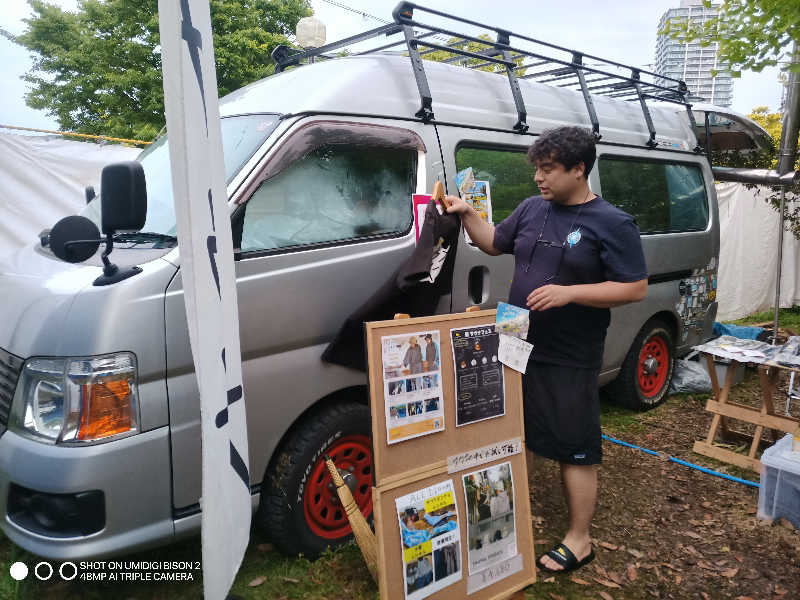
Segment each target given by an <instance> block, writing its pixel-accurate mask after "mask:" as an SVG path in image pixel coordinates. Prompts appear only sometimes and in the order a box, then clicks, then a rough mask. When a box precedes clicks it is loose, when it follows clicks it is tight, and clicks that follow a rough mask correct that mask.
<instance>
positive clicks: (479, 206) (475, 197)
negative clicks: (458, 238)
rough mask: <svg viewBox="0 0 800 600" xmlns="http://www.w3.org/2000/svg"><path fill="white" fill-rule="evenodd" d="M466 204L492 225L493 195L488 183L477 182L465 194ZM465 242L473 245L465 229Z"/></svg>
mask: <svg viewBox="0 0 800 600" xmlns="http://www.w3.org/2000/svg"><path fill="white" fill-rule="evenodd" d="M462 197H463V198H464V202H466V203H467V204H469V205H470V206H472V208H474V209H475V212H477V213H478V216H479V217H480V218H481V219H483V220H484V221H485V222H487V223H489V224H492V195H491V192H490V190H489V182H488V181H475V182H473V184H472V187H470V188H469V190H468V191H467V192H466V193H465V194H463V196H462ZM464 240H465V241H466V242H467V243H468V244H472V240H471V239H470V237H469V234H468V233H467V230H466V229H464Z"/></svg>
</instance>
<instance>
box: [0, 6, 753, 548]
mask: <svg viewBox="0 0 800 600" xmlns="http://www.w3.org/2000/svg"><path fill="white" fill-rule="evenodd" d="M409 10H410V9H409ZM395 18H396V22H395V23H394V24H392V25H391V26H386V28H378V29H377V30H374V31H373V32H369V33H372V34H373V35H372V37H377V36H379V35H380V36H383V35H385V34H389V33H391V34H394V33H404V34H405V36H406V39H405V40H403V41H402V42H401V44H402V46H403V52H402V53H392V52H383V51H381V50H383V48H379V49H377V51H375V52H368V53H364V54H361V55H357V56H347V57H343V58H337V59H335V60H322V59H323V58H324V56H325V55H326V54H325V53H328V52H330V51H333V50H336V49H337V48H340V47H341V46H342V45H341V44H340V45H336V44H332V45H330V46H328V47H325V48H322V49H319V50H318V51H316V52H315V53H316V55H317V56H318V60H316V61H314V62H313V64H305V65H301V66H297V68H293V69H289V70H284V71H283V72H280V73H278V74H276V75H274V76H271V77H269V78H267V79H264V80H262V81H259V82H257V83H254V84H251V85H249V86H247V87H245V88H243V89H241V90H239V91H237V92H234V93H232V94H230V95H228V96H226V97H225V98H223V99H222V100H221V103H220V110H221V115H222V136H223V144H224V154H225V169H226V174H227V185H228V187H227V189H228V195H229V206H230V213H231V219H232V225H233V230H234V245H235V250H236V253H235V254H236V277H237V286H238V297H239V322H240V323H241V351H242V364H243V375H244V387H245V398H246V402H247V422H248V438H249V441H250V448H249V464H250V471H251V473H252V482H251V484H252V494H253V508H254V511H256V512H255V520H256V521H257V523H258V524H259V525H260V526H261V527H263V528H264V529H265V530H266V531H267V532H268V534H269V535H270V536H271V539H272V540H273V541H274V543H275V544H276V545H277V546H278V547H280V548H281V549H282V550H284V551H285V552H287V553H293V554H294V553H298V552H303V553H304V554H306V555H312V556H313V555H315V554H317V553H318V552H320V551H321V550H322V549H323V548H325V547H326V546H328V545H334V544H337V543H341V542H342V541H344V540H345V539H347V536H348V535H349V533H350V529H349V526H348V522H347V518H346V516H345V515H344V512H343V510H342V508H341V506H340V504H339V503H338V500H337V499H336V497H335V493H333V491H332V489H331V485H330V480H329V478H328V477H326V471H325V467H324V463H323V460H322V457H323V455H324V454H329V455H331V456H332V457H333V458H334V459H335V461H336V463H337V465H338V466H339V467H340V469H342V470H343V471H345V472H347V473H349V476H348V482H349V485H350V486H351V489H352V490H353V493H354V496H355V498H356V500H357V502H358V503H359V506H360V507H361V508H362V510H363V512H364V513H365V514H367V515H369V514H370V513H371V499H370V489H371V485H372V481H373V465H372V458H371V457H372V449H371V438H370V419H369V410H368V406H367V389H366V377H365V374H364V373H362V372H360V371H356V370H353V369H349V368H346V367H342V366H337V365H332V364H328V363H325V362H322V361H321V360H320V357H321V355H322V353H323V351H324V350H325V348H326V346H327V344H328V343H329V342H330V341H331V340H332V339H333V337H334V336H335V334H336V333H337V330H338V329H339V327H340V326H341V324H342V323H343V322H344V321H345V320H346V319H347V317H348V316H349V315H350V314H351V313H352V312H353V310H354V309H355V308H356V307H358V306H359V305H361V304H362V303H363V302H364V301H365V300H367V299H368V298H369V297H370V296H371V295H372V294H373V293H374V292H375V290H376V289H377V288H378V287H379V286H380V285H381V284H382V283H383V282H384V281H385V280H386V278H387V276H388V275H389V274H390V273H392V272H394V271H395V269H396V268H397V267H398V265H400V264H401V263H402V262H403V261H404V259H406V258H407V257H408V256H409V255H410V254H411V252H412V251H413V249H414V246H415V236H414V228H413V215H412V203H411V196H412V194H424V193H430V191H431V189H432V187H433V184H434V182H435V181H437V180H441V181H443V182H444V183H445V185H446V187H447V188H448V191H449V193H453V192H454V188H455V186H454V181H453V176H454V174H455V173H456V172H457V171H458V170H460V169H463V168H465V167H467V166H471V167H472V168H473V169H474V171H475V173H476V178H477V179H480V180H485V181H488V182H489V184H490V190H491V199H492V204H493V213H494V220H495V222H499V221H500V220H501V219H503V218H504V217H505V216H507V215H508V214H509V213H510V212H511V211H512V210H513V209H514V207H515V206H516V205H517V204H518V203H519V202H520V201H521V200H523V199H524V198H525V197H527V196H530V195H533V194H535V193H536V191H537V190H536V187H535V184H534V183H533V167H532V166H531V165H529V164H528V163H527V162H526V159H525V150H526V148H527V147H528V146H529V145H530V144H531V143H532V142H533V140H535V139H536V136H537V135H538V134H539V133H540V132H541V131H543V130H545V129H547V128H550V127H553V126H558V125H562V124H572V125H575V124H577V125H584V126H586V127H589V128H593V129H594V130H595V131H596V132H597V133H598V135H600V136H602V137H601V138H600V139H599V140H598V146H597V147H598V161H597V165H596V168H595V169H594V170H593V171H592V173H591V177H590V183H591V187H592V189H593V190H594V191H595V192H597V193H600V194H602V195H603V196H604V197H605V198H606V199H607V200H609V201H611V202H613V203H615V204H617V205H618V206H620V207H621V208H623V209H624V210H626V211H627V212H629V213H631V214H632V215H634V216H635V217H636V219H637V221H638V224H639V227H640V229H641V232H642V241H643V244H644V249H645V254H646V258H647V264H648V271H649V274H650V287H649V291H648V295H647V299H646V300H645V301H643V302H641V303H638V304H634V305H630V306H625V307H622V308H618V309H614V310H613V311H612V321H611V328H610V331H609V333H608V338H607V342H606V347H605V358H604V365H603V369H602V375H601V383H603V384H610V386H609V387H610V389H611V391H612V393H613V396H614V397H615V398H616V399H617V400H618V401H620V402H622V403H623V404H625V405H627V406H630V407H633V408H648V407H651V406H654V405H656V404H658V403H659V402H660V401H661V400H662V399H663V398H664V396H665V394H666V390H667V388H668V386H669V382H670V378H671V375H672V369H673V362H674V358H675V356H676V355H680V354H681V353H683V352H685V351H686V350H687V349H688V348H689V347H690V346H691V345H693V344H697V343H699V342H701V341H703V340H705V339H707V338H708V337H709V336H710V334H711V325H712V323H713V321H714V317H715V314H716V302H715V289H716V261H717V256H718V252H719V225H718V224H719V219H718V215H717V203H716V197H715V193H714V185H713V177H712V172H711V168H710V165H709V162H708V159H707V157H706V156H705V155H704V153H703V148H701V147H699V146H698V138H697V136H696V125H695V121H697V122H699V123H700V129H701V130H702V127H703V124H704V122H703V121H701V120H699V119H697V118H696V117H697V116H700V117H703V116H704V113H703V112H702V111H700V112H698V113H697V114H694V113H692V112H691V111H690V110H688V108H687V107H688V105H687V104H686V101H685V100H684V97H685V93H686V90H685V86H683V88H681V87H680V85H682V84H680V83H679V82H672V81H666V80H660V79H657V78H655V77H654V76H652V74H647V73H641V72H639V71H638V70H636V69H633V68H630V67H624V66H622V65H616V63H610V62H608V61H606V64H605V65H604V66H600V67H597V66H594V67H584V66H583V63H582V62H581V59H582V57H583V56H582V55H580V54H579V53H573V55H572V56H571V57H570V56H568V57H567V58H566V59H556V58H553V59H550V60H549V62H548V61H547V60H544V61H543V60H542V59H541V58H538V59H537V58H536V56H540V55H539V54H536V53H532V52H529V53H528V54H529V55H530V56H529V55H528V54H525V52H524V51H523V50H516V49H515V48H512V47H511V46H509V45H508V42H507V41H506V42H505V44H504V43H502V42H503V41H504V39H503V38H502V35H503V33H504V32H502V31H501V30H497V31H496V33H497V34H498V36H500V38H499V39H500V42H498V43H497V44H489V45H488V48H489V51H486V52H483V53H482V54H477V53H468V55H465V60H467V61H471V63H472V64H473V66H474V63H475V62H476V61H478V60H479V59H481V60H483V58H485V63H486V64H489V65H492V64H499V65H501V68H504V69H505V71H504V72H501V73H491V72H484V71H483V70H481V69H480V68H478V69H470V68H464V66H463V65H461V66H459V65H455V64H447V63H443V62H431V61H425V62H424V67H423V68H420V65H422V63H421V62H419V60H420V54H424V51H423V52H420V51H419V48H422V47H424V45H425V42H426V40H428V41H430V40H431V39H433V38H425V39H423V38H424V34H423V33H420V32H424V31H426V30H425V29H423V28H421V26H420V25H419V24H417V23H416V22H415V21H413V15H412V14H411V12H402V11H400V12H399V13H398V12H397V11H396V14H395ZM390 28H394V29H393V30H392V31H389V29H390ZM376 32H377V33H376ZM505 33H506V34H507V32H505ZM362 37H363V36H362ZM467 37H468V36H467ZM364 39H367V38H366V37H365V38H364ZM525 40H526V41H530V40H529V38H525ZM453 48H454V51H456V52H457V51H458V48H459V47H458V46H455V45H454V46H453ZM553 48H556V47H551V50H552V49H553ZM557 50H558V51H561V50H563V49H557ZM553 52H556V50H553ZM509 53H510V54H509ZM309 54H311V52H308V53H304V54H292V53H291V52H289V51H287V50H285V49H283V50H282V51H281V52H278V53H276V56H277V59H278V60H279V64H280V66H281V67H287V66H291V65H297V64H298V63H299V62H300V60H301V59H304V58H306V56H307V55H309ZM531 57H533V59H532V58H531ZM587 58H591V61H592V63H591V64H593V65H597V64H600V62H599V61H601V60H602V59H599V58H597V57H587ZM531 60H534V62H536V61H538V62H539V63H540V65H541V66H538V65H533V66H530V65H528V63H529V62H530V61H531ZM513 61H517V62H513ZM512 62H513V64H516V65H517V67H519V64H520V63H521V62H524V63H525V65H527V66H525V69H526V71H524V74H523V71H522V69H521V68H518V69H517V68H516V67H515V68H511V67H510V66H509V64H511V63H512ZM545 63H546V64H545ZM532 64H533V63H532ZM478 66H479V67H482V66H483V65H478ZM515 69H516V71H515ZM537 69H538V70H537ZM614 69H616V70H614ZM420 70H421V71H422V73H420ZM612 71H613V73H616V74H614V75H613V76H609V73H612ZM620 72H621V73H622V74H619V73H620ZM598 73H600V75H598ZM602 73H606V75H602ZM515 74H516V75H515ZM584 75H585V77H584ZM648 77H649V79H648ZM570 86H572V87H570ZM670 86H672V87H670ZM670 90H671V91H670ZM629 100H633V101H629ZM654 100H655V101H657V102H653V101H654ZM714 110H717V109H714ZM722 112H724V111H722ZM720 114H722V113H720ZM752 125H753V127H754V128H757V126H755V124H752ZM705 126H706V127H708V120H707V119H706V120H705ZM754 130H755V129H754ZM168 143H169V140H168V137H166V136H165V137H162V138H160V139H159V140H157V141H156V142H155V143H154V144H152V146H150V147H149V148H147V149H146V150H145V151H144V152H142V154H141V155H140V157H139V161H140V162H141V164H142V166H143V168H144V172H145V176H146V182H147V194H148V210H147V220H146V223H145V226H144V227H143V228H142V231H141V232H140V233H139V234H126V235H125V236H121V237H119V238H118V240H117V241H116V243H115V249H114V251H113V254H112V255H111V258H112V259H113V260H114V262H115V263H116V264H117V265H118V266H119V267H121V268H124V267H130V266H134V265H135V266H138V267H139V268H140V269H141V272H139V273H137V274H135V275H133V276H131V277H128V278H127V279H124V280H122V281H119V282H117V283H113V284H110V285H95V284H94V282H95V279H96V278H97V277H98V275H100V273H101V271H102V264H103V263H102V261H101V257H100V254H99V253H97V254H95V255H94V256H93V257H92V258H90V259H89V260H88V261H86V262H85V263H83V264H69V263H66V262H63V261H60V260H58V259H57V258H56V257H55V256H54V255H53V253H52V251H51V249H50V248H49V247H46V246H44V245H43V243H42V242H40V241H39V240H36V241H33V240H32V243H31V244H30V245H29V246H27V247H25V248H23V249H21V250H19V251H17V252H16V253H14V254H12V255H11V256H9V257H8V258H7V259H5V260H4V261H3V262H2V264H0V295H2V298H3V300H2V307H3V308H2V313H1V314H2V318H0V516H1V518H0V527H2V530H3V531H4V532H5V534H6V535H7V536H8V537H9V538H10V539H11V540H12V541H13V542H14V543H16V544H18V545H19V546H21V547H22V548H24V549H26V550H28V551H30V552H33V553H35V554H38V555H41V556H44V557H48V558H52V559H57V560H58V559H73V560H74V559H82V558H87V557H97V556H101V555H113V554H119V553H123V552H130V551H134V550H141V549H144V548H148V547H152V546H157V545H162V544H166V543H169V542H172V541H174V540H178V539H181V538H184V537H186V536H191V535H194V534H196V533H197V532H198V531H199V528H200V505H199V503H198V500H199V497H200V490H201V465H200V457H201V452H200V408H199V395H198V389H197V381H196V378H195V374H194V371H193V362H192V355H191V351H190V347H189V337H188V332H187V323H186V314H185V310H184V300H183V283H182V279H181V269H180V264H181V261H180V252H179V249H178V248H177V245H176V241H175V238H174V235H175V215H174V208H173V202H172V187H171V182H170V166H169V156H168ZM101 195H102V190H101ZM99 202H100V199H99V198H97V199H95V200H93V201H92V202H90V203H89V204H88V205H87V207H86V210H85V211H84V214H85V215H86V216H89V217H90V218H92V219H94V220H95V221H98V220H99V206H100V204H99ZM512 273H513V258H512V257H510V256H502V257H489V256H487V255H485V254H483V253H482V252H480V251H479V250H477V249H476V248H474V247H472V246H470V245H469V244H467V243H466V242H465V241H464V239H463V235H462V237H461V239H460V242H459V246H458V248H457V254H456V263H455V270H454V274H453V279H452V293H451V294H449V295H446V296H444V297H442V298H441V301H440V302H439V306H438V308H437V309H436V310H437V312H438V313H449V312H459V311H463V310H465V309H466V308H467V307H469V306H473V305H477V306H480V307H482V308H492V307H494V306H496V304H497V302H498V301H501V300H505V299H506V298H507V294H508V290H509V284H510V281H511V277H512Z"/></svg>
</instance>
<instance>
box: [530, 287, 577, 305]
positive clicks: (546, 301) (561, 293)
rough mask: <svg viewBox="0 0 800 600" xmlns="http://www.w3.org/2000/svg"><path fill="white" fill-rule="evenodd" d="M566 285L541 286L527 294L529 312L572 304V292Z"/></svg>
mask: <svg viewBox="0 0 800 600" xmlns="http://www.w3.org/2000/svg"><path fill="white" fill-rule="evenodd" d="M570 287H572V286H568V285H553V284H550V285H543V286H542V287H540V288H536V289H535V290H533V291H532V292H531V293H530V294H528V298H527V302H526V304H527V305H528V308H529V309H531V310H547V309H549V308H558V307H559V306H564V305H565V304H569V303H570V302H572V300H573V298H572V290H570Z"/></svg>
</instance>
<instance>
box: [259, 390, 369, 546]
mask: <svg viewBox="0 0 800 600" xmlns="http://www.w3.org/2000/svg"><path fill="white" fill-rule="evenodd" d="M371 429H372V426H371V420H370V413H369V408H368V407H367V406H365V405H363V404H358V403H356V402H344V403H337V404H329V405H326V406H323V407H321V408H319V409H317V410H314V411H312V412H311V413H310V414H309V415H308V416H307V417H306V418H304V420H303V421H302V422H301V423H299V424H298V425H297V426H296V427H295V428H294V430H293V431H292V432H290V434H289V436H288V438H287V439H286V440H285V441H284V443H283V444H282V446H281V447H280V448H279V449H278V451H277V452H276V454H275V456H274V457H273V459H272V460H271V461H270V464H269V466H268V467H267V472H266V474H265V476H264V482H263V484H262V489H261V502H260V505H259V508H258V511H257V512H256V516H255V521H256V525H257V526H258V527H259V528H260V529H261V530H262V531H264V532H265V533H266V534H267V536H268V537H269V539H270V541H271V542H272V543H273V544H274V545H275V546H276V547H277V548H278V549H280V550H281V551H282V552H284V553H285V554H288V555H290V556H296V555H298V554H303V556H306V557H309V558H314V557H317V556H319V554H320V553H322V552H323V551H324V550H325V549H326V548H328V547H335V546H340V545H342V544H344V543H347V542H348V541H350V540H351V539H352V533H350V532H349V531H348V533H347V534H346V535H342V536H341V537H338V538H335V539H331V538H330V537H328V538H326V537H322V536H320V535H317V534H316V533H315V532H314V530H313V528H312V525H311V524H310V523H309V521H308V519H307V517H306V511H305V507H306V505H305V504H304V503H305V502H306V497H305V493H306V488H307V487H308V489H309V490H312V489H314V488H312V487H311V486H313V485H314V483H313V482H312V481H311V480H310V477H311V476H312V473H313V472H317V466H318V465H319V461H323V460H324V457H325V455H326V454H328V453H330V451H331V449H335V448H336V447H337V444H340V443H341V441H342V440H348V439H351V438H353V437H354V436H355V437H357V438H361V439H362V440H363V439H364V438H366V439H367V440H368V439H369V438H370V435H371ZM367 451H368V452H369V471H370V472H369V474H368V477H369V478H370V480H371V481H374V474H373V472H372V455H371V447H369V446H368V448H367ZM362 462H363V461H362ZM337 466H340V465H338V464H337ZM364 470H366V469H364ZM365 476H366V474H364V473H361V477H362V478H364V477H365ZM362 490H363V486H362ZM309 493H310V492H309ZM367 493H371V484H370V486H369V492H367ZM365 510H366V511H367V512H368V515H367V517H368V518H371V515H372V504H371V499H370V501H369V507H368V509H365ZM362 512H363V511H362ZM344 520H345V523H346V516H345V517H344ZM329 535H331V534H329Z"/></svg>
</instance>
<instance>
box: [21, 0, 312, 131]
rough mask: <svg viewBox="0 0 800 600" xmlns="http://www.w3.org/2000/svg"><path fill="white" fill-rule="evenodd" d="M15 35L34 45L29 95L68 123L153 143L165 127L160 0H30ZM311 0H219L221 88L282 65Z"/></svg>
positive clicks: (214, 6) (215, 7) (214, 14)
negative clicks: (282, 53)
mask: <svg viewBox="0 0 800 600" xmlns="http://www.w3.org/2000/svg"><path fill="white" fill-rule="evenodd" d="M28 2H29V4H30V5H31V7H32V9H33V16H32V17H31V18H29V19H26V20H25V23H26V24H27V29H26V31H25V32H24V33H23V34H22V35H19V36H17V37H16V38H14V41H15V42H17V43H19V44H21V45H22V46H24V47H26V48H28V49H29V50H30V51H31V52H33V58H34V63H33V67H32V68H31V70H30V71H29V72H28V73H27V74H26V75H25V77H24V78H25V80H26V81H27V82H28V83H30V84H31V90H30V92H29V93H28V94H27V96H26V102H27V104H28V105H29V106H31V107H32V108H37V109H44V110H46V111H48V112H49V113H50V114H51V115H52V116H54V117H55V118H56V119H57V120H58V123H59V125H60V127H61V128H62V129H64V130H69V131H78V132H81V133H91V134H100V135H110V136H115V137H125V138H133V139H140V140H151V139H153V137H155V135H156V134H157V133H158V131H159V130H160V129H161V128H162V127H163V125H164V90H163V87H162V80H161V79H162V78H161V49H160V38H159V29H158V12H157V11H158V0H80V1H79V3H78V9H77V10H76V11H75V12H68V11H64V10H62V9H61V8H59V7H58V6H55V5H52V4H48V3H47V2H45V1H43V0H28ZM310 14H311V8H310V5H309V2H308V0H211V22H212V29H213V34H214V50H215V58H216V67H217V84H218V91H219V95H220V96H223V95H225V94H227V93H229V92H231V91H233V90H236V89H238V88H240V87H242V86H243V85H246V84H248V83H250V82H252V81H255V80H257V79H261V78H262V77H266V76H267V75H270V74H271V73H273V71H274V64H273V63H272V60H271V59H270V53H271V52H272V49H273V48H275V46H277V45H278V44H289V43H290V42H289V40H288V39H287V35H289V34H291V33H293V32H294V28H295V26H296V25H297V21H298V20H299V19H301V18H302V17H304V16H308V15H310Z"/></svg>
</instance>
